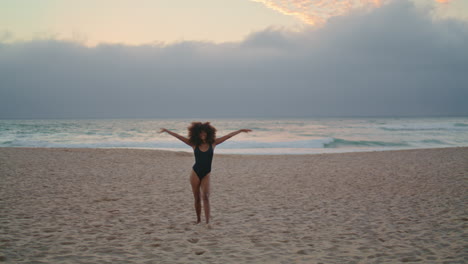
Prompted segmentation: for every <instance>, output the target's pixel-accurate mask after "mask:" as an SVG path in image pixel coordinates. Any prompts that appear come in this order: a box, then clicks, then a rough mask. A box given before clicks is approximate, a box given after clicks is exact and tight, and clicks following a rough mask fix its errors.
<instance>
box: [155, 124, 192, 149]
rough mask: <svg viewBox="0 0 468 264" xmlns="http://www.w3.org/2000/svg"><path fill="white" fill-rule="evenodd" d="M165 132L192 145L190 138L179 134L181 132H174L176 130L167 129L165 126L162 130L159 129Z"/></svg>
mask: <svg viewBox="0 0 468 264" xmlns="http://www.w3.org/2000/svg"><path fill="white" fill-rule="evenodd" d="M164 132H166V133H168V134H169V135H171V136H173V137H175V138H177V139H178V140H180V141H182V142H184V143H185V144H187V145H189V146H192V144H191V143H190V141H189V139H188V138H186V137H183V136H181V135H179V134H177V133H174V132H172V131H169V130H167V129H165V128H161V131H159V133H164Z"/></svg>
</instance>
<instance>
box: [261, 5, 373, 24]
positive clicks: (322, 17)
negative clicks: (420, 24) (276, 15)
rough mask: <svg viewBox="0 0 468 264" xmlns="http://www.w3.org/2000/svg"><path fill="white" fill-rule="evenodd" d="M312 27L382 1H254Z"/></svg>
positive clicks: (371, 6)
mask: <svg viewBox="0 0 468 264" xmlns="http://www.w3.org/2000/svg"><path fill="white" fill-rule="evenodd" d="M252 1H254V2H259V3H262V4H264V5H265V6H267V7H268V8H271V9H273V10H275V11H278V12H280V13H282V14H285V15H290V16H294V17H297V18H299V19H300V20H301V21H303V22H304V23H307V24H310V25H321V24H324V23H325V22H326V21H327V20H328V19H329V18H330V17H334V16H340V15H344V14H346V13H349V12H350V11H352V10H355V9H359V8H375V7H379V6H380V5H381V4H382V0H344V1H336V0H292V1H281V0H252Z"/></svg>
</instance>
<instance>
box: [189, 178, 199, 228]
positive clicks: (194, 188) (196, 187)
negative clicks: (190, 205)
mask: <svg viewBox="0 0 468 264" xmlns="http://www.w3.org/2000/svg"><path fill="white" fill-rule="evenodd" d="M190 185H192V191H193V198H194V199H195V212H196V213H197V224H198V223H200V222H201V218H200V214H201V197H200V179H199V178H198V176H197V174H196V173H195V172H194V171H193V170H192V173H191V174H190Z"/></svg>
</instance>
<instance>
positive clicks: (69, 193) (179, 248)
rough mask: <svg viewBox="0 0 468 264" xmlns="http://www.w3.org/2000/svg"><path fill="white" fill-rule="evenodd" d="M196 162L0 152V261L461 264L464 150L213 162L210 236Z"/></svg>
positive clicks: (129, 154) (136, 154) (466, 173)
mask: <svg viewBox="0 0 468 264" xmlns="http://www.w3.org/2000/svg"><path fill="white" fill-rule="evenodd" d="M193 160H194V158H193V156H192V155H191V154H189V153H182V152H181V153H179V152H165V151H155V150H131V149H41V148H37V149H33V148H29V149H28V148H0V261H3V262H4V263H405V262H408V263H409V262H419V263H466V262H467V257H468V255H467V245H468V244H467V232H466V230H467V229H466V226H467V220H468V215H467V210H466V209H467V206H466V204H467V179H468V148H466V147H463V148H443V149H420V150H401V151H383V152H365V153H343V154H319V155H297V156H295V155H289V156H274V155H273V156H248V155H219V154H215V158H214V161H213V171H212V178H211V181H212V182H211V189H212V193H211V208H212V216H213V217H212V229H208V228H207V227H206V226H205V225H203V224H200V225H194V222H195V219H196V217H195V212H194V209H193V196H192V193H191V189H190V185H189V180H188V179H189V172H190V169H191V166H192V164H193ZM202 219H204V217H203V216H202Z"/></svg>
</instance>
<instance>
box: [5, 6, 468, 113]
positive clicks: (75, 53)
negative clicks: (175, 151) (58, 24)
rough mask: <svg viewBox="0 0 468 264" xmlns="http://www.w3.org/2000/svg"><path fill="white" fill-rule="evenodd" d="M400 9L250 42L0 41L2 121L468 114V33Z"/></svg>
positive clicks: (462, 26) (270, 32)
mask: <svg viewBox="0 0 468 264" xmlns="http://www.w3.org/2000/svg"><path fill="white" fill-rule="evenodd" d="M429 12H430V10H426V9H424V10H419V9H416V8H415V7H414V5H413V4H412V3H410V2H408V1H403V0H402V1H398V2H393V3H390V4H387V5H384V6H382V7H381V8H378V9H374V10H373V11H372V12H353V13H351V14H350V15H348V16H340V17H335V18H332V19H330V20H329V22H328V23H327V24H325V25H324V26H323V27H320V28H309V29H307V30H304V31H301V32H289V31H284V30H278V29H273V28H270V29H266V30H264V31H261V32H257V33H254V34H251V35H249V36H248V37H247V38H246V39H245V40H244V41H242V42H239V43H223V44H214V43H210V42H180V43H176V44H171V45H140V46H126V45H114V44H112V45H99V46H96V47H86V46H84V45H82V44H79V43H76V42H71V41H60V40H53V39H52V40H50V39H49V40H47V39H42V40H33V41H27V42H20V43H18V42H16V43H11V42H8V43H7V42H3V43H1V42H0V118H114V117H120V118H125V117H130V118H131V117H141V118H145V117H168V118H173V117H190V118H192V117H197V118H199V117H203V118H215V117H309V116H414V115H431V116H433V115H468V104H466V98H468V89H467V88H466V87H468V76H467V75H466V69H468V45H467V43H468V27H467V23H466V22H463V21H457V20H433V19H432V18H431V16H430V15H429Z"/></svg>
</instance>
